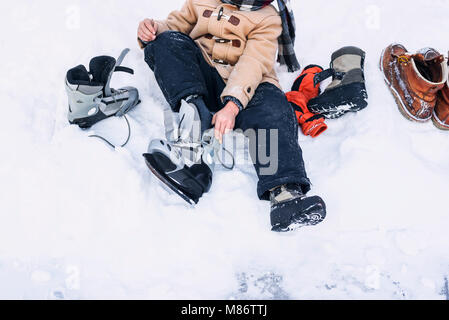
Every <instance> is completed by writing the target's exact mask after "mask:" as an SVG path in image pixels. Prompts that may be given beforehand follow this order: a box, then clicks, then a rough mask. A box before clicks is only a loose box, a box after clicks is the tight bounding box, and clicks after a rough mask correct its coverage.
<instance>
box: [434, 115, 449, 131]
mask: <svg viewBox="0 0 449 320" xmlns="http://www.w3.org/2000/svg"><path fill="white" fill-rule="evenodd" d="M432 122H433V124H434V125H435V127H437V129H440V130H443V131H449V126H447V125H445V124H443V123H442V122H441V121H440V120H439V119H438V117H437V115H436V114H435V110H434V111H433V116H432Z"/></svg>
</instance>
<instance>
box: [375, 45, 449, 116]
mask: <svg viewBox="0 0 449 320" xmlns="http://www.w3.org/2000/svg"><path fill="white" fill-rule="evenodd" d="M380 69H381V70H382V72H383V74H384V77H385V82H386V83H387V85H388V87H389V88H390V90H391V92H392V93H393V96H394V98H395V99H396V103H397V105H398V107H399V111H401V113H402V115H403V116H405V117H406V118H407V119H409V120H412V121H418V122H425V121H428V120H430V118H431V117H432V114H433V111H434V108H435V104H436V100H437V92H438V91H440V90H441V88H443V86H444V84H445V83H446V81H447V78H448V71H447V65H446V63H445V61H444V56H443V55H442V54H440V53H439V52H437V51H436V50H435V49H431V48H426V49H422V50H420V51H419V52H418V53H416V54H411V53H409V52H407V49H405V47H404V46H402V45H400V44H392V45H390V46H388V47H387V48H386V49H385V50H384V51H383V53H382V56H381V59H380Z"/></svg>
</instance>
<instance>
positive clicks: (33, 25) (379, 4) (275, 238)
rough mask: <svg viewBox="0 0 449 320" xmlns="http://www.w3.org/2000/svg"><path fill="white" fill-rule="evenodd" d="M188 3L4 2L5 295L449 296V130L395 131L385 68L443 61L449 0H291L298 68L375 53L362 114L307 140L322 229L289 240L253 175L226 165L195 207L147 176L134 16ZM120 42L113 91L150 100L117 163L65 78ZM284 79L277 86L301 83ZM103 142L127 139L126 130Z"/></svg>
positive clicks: (0, 198) (156, 123) (158, 131)
mask: <svg viewBox="0 0 449 320" xmlns="http://www.w3.org/2000/svg"><path fill="white" fill-rule="evenodd" d="M182 3H183V0H170V1H165V2H160V1H137V0H128V1H118V0H109V1H87V0H84V1H80V0H78V1H77V0H73V1H70V2H66V1H55V0H41V1H33V2H32V1H16V2H11V1H3V2H1V4H0V9H1V10H0V12H1V19H0V21H1V22H0V26H1V28H2V36H1V37H0V43H1V48H2V52H1V58H2V68H1V72H2V76H1V77H0V90H1V92H0V93H1V95H0V96H1V97H2V108H1V110H2V121H1V125H0V137H1V142H2V145H1V157H0V159H1V160H0V181H1V189H0V298H25V299H41V298H44V299H45V298H48V299H88V298H126V299H130V298H153V299H163V298H175V299H178V298H193V299H232V298H243V299H246V298H278V299H287V298H289V299H303V298H306V299H352V298H357V299H377V298H387V299H403V298H406V299H421V298H425V299H445V298H448V299H449V292H448V288H447V280H445V277H447V275H448V273H449V255H448V245H449V232H448V227H449V209H448V200H447V199H448V191H449V161H448V159H449V133H447V132H442V131H439V130H437V129H436V128H435V127H434V126H433V125H432V124H431V123H426V124H415V123H411V122H409V121H407V120H405V119H404V118H403V117H402V115H401V114H400V113H399V112H398V110H397V107H396V105H395V102H394V99H393V97H392V96H391V94H390V92H389V90H388V89H387V87H386V86H385V84H384V83H383V78H382V74H381V73H380V71H379V70H378V60H379V57H380V54H381V51H382V49H383V48H384V47H386V46H387V45H388V44H389V43H391V42H400V43H403V44H404V45H406V46H407V47H408V48H409V50H418V49H419V48H422V47H426V46H432V47H434V48H436V49H438V50H439V51H440V52H444V53H446V52H447V50H448V49H449V43H448V42H447V37H445V32H446V30H448V29H449V20H448V19H447V12H448V9H449V1H448V0H435V1H431V2H430V1H427V2H425V1H418V0H412V1H409V2H408V3H407V5H406V6H404V3H402V2H392V1H387V0H378V1H368V0H362V1H360V0H358V1H356V0H339V1H324V0H315V1H308V0H302V1H299V0H295V1H293V3H292V6H293V9H294V10H295V12H296V19H297V24H298V41H297V45H296V49H297V53H298V56H299V57H300V60H301V63H302V65H303V66H305V65H307V64H310V63H315V64H321V65H323V66H327V64H328V63H329V60H330V55H331V53H332V52H333V51H334V50H336V49H338V48H340V47H342V46H345V45H356V46H360V47H361V48H363V49H364V50H365V51H366V52H367V61H366V77H367V87H368V93H369V107H368V108H367V109H366V110H364V111H362V112H360V113H358V114H351V115H347V116H345V117H343V118H341V119H339V120H333V121H328V122H327V123H328V125H329V130H328V131H327V132H326V133H325V134H323V135H322V136H320V137H319V138H317V139H316V140H312V139H310V138H308V137H304V136H301V137H300V144H301V146H302V148H303V150H304V156H305V160H306V166H307V170H308V173H309V175H310V178H311V180H312V181H313V184H314V187H313V190H312V194H319V195H321V196H322V197H323V198H324V199H325V200H326V202H327V205H328V218H327V220H326V222H325V223H323V224H322V225H319V226H317V227H315V228H308V229H302V230H299V231H297V232H295V233H292V234H281V235H280V234H275V233H272V232H271V231H270V225H269V224H270V222H269V203H267V202H261V201H259V200H258V199H257V197H256V192H255V186H256V176H255V173H254V170H253V168H251V167H247V166H243V165H238V166H237V168H236V169H235V170H234V171H233V172H228V171H226V170H223V169H219V170H218V171H217V172H216V174H215V177H214V185H213V187H212V190H211V192H210V193H209V194H208V195H206V196H205V197H204V199H203V200H202V201H201V203H200V204H199V205H198V206H197V207H196V209H192V208H188V207H186V206H185V205H184V204H183V203H182V201H181V200H178V198H177V197H176V196H173V195H170V194H169V193H167V192H166V191H165V190H164V189H163V188H161V186H160V185H159V184H158V183H157V182H156V180H155V179H154V178H153V177H152V176H151V175H150V173H149V172H148V170H147V169H146V167H145V164H144V161H143V159H142V156H141V154H142V153H143V152H145V151H146V148H147V145H148V142H149V140H150V139H151V138H156V137H162V136H163V133H164V130H163V126H162V124H163V106H164V100H163V96H162V94H161V92H160V90H159V89H158V88H157V86H156V82H155V80H154V77H153V75H152V74H151V72H150V71H149V69H148V67H147V65H146V64H145V62H144V61H143V53H142V52H141V51H140V50H139V49H138V48H137V43H136V28H137V23H138V21H139V20H141V19H143V18H145V17H154V18H163V17H165V16H166V15H167V14H168V13H169V12H170V11H171V10H173V9H176V8H179V7H180V6H181V5H182ZM125 47H130V48H132V52H131V54H130V55H129V56H128V57H127V59H126V60H125V63H124V65H126V66H130V67H133V68H134V69H135V71H136V74H135V76H133V77H131V76H129V75H126V74H125V75H123V74H118V75H116V76H115V78H114V80H113V86H114V87H120V86H122V85H134V86H136V87H138V88H139V90H140V93H141V95H142V99H143V102H142V104H141V105H140V106H138V108H137V109H136V110H134V111H133V112H131V113H130V115H129V118H130V122H131V126H132V129H133V132H132V139H131V142H130V144H129V145H128V146H127V147H125V148H123V149H120V150H117V151H116V152H114V151H112V150H110V149H109V148H108V147H107V146H106V145H105V144H104V143H102V142H101V141H98V140H96V139H90V138H88V137H87V135H88V133H87V132H83V131H81V130H79V129H78V128H77V127H74V126H69V125H68V123H67V120H66V109H67V101H66V94H65V91H64V87H63V80H64V76H65V72H66V71H67V70H68V69H69V68H71V67H73V66H75V65H77V64H81V63H83V64H86V63H88V61H89V59H90V58H91V57H93V56H96V55H101V54H108V55H114V56H117V55H118V54H119V53H120V52H121V50H122V49H123V48H125ZM280 77H281V80H282V84H283V86H284V88H285V89H286V90H287V89H288V88H289V86H290V84H291V82H292V80H293V79H294V77H295V75H291V74H287V73H285V72H283V71H282V72H281V74H280ZM95 131H96V132H97V133H102V134H105V135H106V134H107V135H108V137H111V138H113V139H114V141H115V142H117V143H119V142H121V141H123V140H124V139H125V138H126V124H125V123H124V122H121V119H111V120H109V121H107V122H105V123H102V124H99V125H98V126H97V127H96V129H95Z"/></svg>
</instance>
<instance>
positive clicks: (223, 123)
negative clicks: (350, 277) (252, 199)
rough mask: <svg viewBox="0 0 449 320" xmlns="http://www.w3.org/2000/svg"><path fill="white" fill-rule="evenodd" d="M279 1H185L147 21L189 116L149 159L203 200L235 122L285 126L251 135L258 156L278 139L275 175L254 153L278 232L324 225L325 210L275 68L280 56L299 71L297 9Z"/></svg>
mask: <svg viewBox="0 0 449 320" xmlns="http://www.w3.org/2000/svg"><path fill="white" fill-rule="evenodd" d="M272 2H273V0H271V1H270V0H186V3H185V4H184V6H183V8H182V9H181V10H180V11H174V12H172V13H171V14H170V15H169V16H168V18H167V19H166V20H165V21H153V20H151V19H145V20H144V21H142V22H141V23H140V25H139V29H138V37H139V42H140V43H141V46H142V47H145V61H146V62H147V64H148V65H149V67H150V68H151V69H152V70H153V71H154V74H155V77H156V80H157V82H158V84H159V86H160V88H161V90H162V92H163V94H164V96H165V98H166V100H167V102H168V103H169V105H170V106H171V108H172V110H173V111H174V112H179V117H180V119H181V121H180V123H179V132H180V133H179V137H178V139H177V140H176V141H173V142H167V141H162V140H155V141H153V142H151V144H150V147H149V150H148V153H147V154H146V155H145V158H146V162H147V165H148V166H149V168H150V169H151V171H152V172H153V173H154V174H155V175H156V176H157V177H158V178H159V179H161V180H162V181H163V182H164V183H166V184H167V185H168V186H169V187H170V188H171V189H172V190H173V191H175V192H176V193H177V194H178V195H180V196H182V197H183V198H184V199H185V200H187V201H189V202H195V203H196V202H198V200H199V199H200V198H201V196H202V195H203V193H205V192H208V191H209V188H210V185H211V182H212V168H213V164H214V159H215V158H216V157H214V156H213V154H214V152H216V149H217V148H216V145H217V144H216V143H215V141H217V140H218V141H220V143H221V141H222V137H223V134H225V133H227V132H228V131H230V130H233V129H235V128H239V129H242V130H243V131H245V132H248V130H255V131H256V132H257V130H263V129H264V130H266V131H267V132H270V130H277V139H270V135H268V137H263V138H262V135H259V134H255V135H252V137H251V138H250V149H251V148H254V149H255V150H256V152H255V153H256V154H257V155H258V154H259V152H258V150H271V148H270V144H277V145H278V149H277V150H278V155H277V170H276V172H274V173H270V174H266V172H264V168H266V164H265V163H263V162H262V161H260V159H259V157H258V156H255V155H252V156H255V158H256V159H253V161H254V163H255V169H256V172H257V175H258V177H259V182H258V186H257V193H258V196H259V198H260V199H261V200H270V201H271V224H272V227H273V229H272V230H273V231H289V230H292V229H294V228H296V227H299V226H304V225H315V224H317V223H319V222H321V221H322V220H323V219H324V218H325V216H326V208H325V204H324V202H323V200H322V199H321V198H320V197H317V196H315V197H306V193H307V192H308V191H309V190H310V181H309V179H308V178H307V175H306V172H305V168H304V161H303V158H302V151H301V148H300V147H299V144H298V137H297V134H298V123H297V121H296V118H295V115H294V111H293V109H292V108H291V106H290V104H289V103H288V101H287V99H286V97H285V94H284V93H283V91H282V90H281V86H280V84H279V82H278V79H277V76H276V73H275V70H274V66H275V61H276V55H277V54H278V61H279V62H280V63H281V64H283V65H286V66H287V67H288V69H289V70H290V71H295V70H298V69H299V64H298V62H297V60H296V57H295V54H294V49H293V43H294V32H295V30H294V17H293V12H292V11H291V8H290V3H289V0H278V5H279V9H280V12H278V11H277V10H276V8H275V7H273V6H272V5H271V3H272ZM212 126H214V131H213V132H214V134H212V135H208V134H207V133H208V131H209V130H208V129H210V128H211V127H212ZM195 128H198V130H195ZM270 140H271V141H270ZM273 140H275V141H273ZM192 159H194V161H192Z"/></svg>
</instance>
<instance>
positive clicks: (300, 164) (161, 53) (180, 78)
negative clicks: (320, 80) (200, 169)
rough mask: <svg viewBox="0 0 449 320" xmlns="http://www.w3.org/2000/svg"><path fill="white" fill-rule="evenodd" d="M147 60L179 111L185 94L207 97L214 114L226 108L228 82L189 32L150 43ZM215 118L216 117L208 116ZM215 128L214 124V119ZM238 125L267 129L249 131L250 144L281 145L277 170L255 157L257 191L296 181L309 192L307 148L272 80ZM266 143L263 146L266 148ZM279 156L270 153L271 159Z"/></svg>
mask: <svg viewBox="0 0 449 320" xmlns="http://www.w3.org/2000/svg"><path fill="white" fill-rule="evenodd" d="M145 61H146V63H147V64H148V65H149V67H150V68H151V70H153V71H154V74H155V77H156V80H157V82H158V84H159V86H160V88H161V90H162V92H163V94H164V96H165V98H166V100H167V102H168V103H169V104H170V106H171V108H172V110H173V111H174V112H178V111H179V107H180V102H181V100H182V99H185V98H187V97H188V96H190V95H199V96H202V97H203V100H204V101H205V103H206V106H207V108H208V109H209V111H210V113H211V114H213V113H216V112H218V111H219V110H221V109H222V108H223V107H224V106H223V102H222V101H221V99H220V95H221V93H222V91H223V89H224V88H225V86H226V84H225V82H224V81H223V79H222V78H221V76H220V74H219V73H218V71H217V70H216V69H215V68H214V67H212V66H210V65H209V64H208V63H207V61H206V60H205V59H204V57H203V55H202V52H201V49H200V48H199V47H198V46H197V45H196V43H195V42H194V41H193V40H192V39H191V38H190V37H189V36H187V35H186V34H183V33H180V32H175V31H167V32H164V33H162V34H160V35H159V36H158V37H157V38H156V40H154V41H152V42H150V43H149V44H148V45H147V46H146V48H145ZM207 118H208V120H207V121H210V119H211V117H207ZM208 125H209V127H211V124H210V123H209V124H208ZM236 129H242V130H243V131H244V132H246V131H247V130H248V129H252V130H255V131H256V132H257V131H259V130H260V129H265V130H266V134H265V135H260V136H259V135H258V134H256V135H248V137H249V138H250V149H251V148H254V150H256V152H255V154H257V155H258V154H259V153H258V152H259V150H264V152H267V153H269V151H270V143H277V144H278V148H277V149H278V154H277V155H276V156H277V170H276V172H275V173H273V174H268V175H267V174H264V173H263V171H264V168H265V169H266V168H267V167H270V165H271V164H267V163H266V159H265V160H263V161H261V159H260V157H259V156H256V159H252V160H253V162H254V163H255V169H256V172H257V175H258V177H259V182H258V186H257V194H258V196H259V198H260V199H263V200H268V199H269V190H271V189H272V188H275V187H278V186H281V185H284V184H288V183H294V184H298V185H300V186H301V188H302V190H303V192H304V194H305V193H307V192H308V191H309V190H310V181H309V179H308V178H307V175H306V171H305V167H304V160H303V158H302V150H301V148H300V147H299V144H298V123H297V121H296V117H295V115H294V111H293V109H292V108H291V106H290V104H289V103H288V101H287V99H286V97H285V94H284V93H283V92H282V91H281V90H280V89H279V88H277V87H276V86H275V85H273V84H271V83H267V82H265V83H262V84H260V85H259V87H258V88H257V90H256V92H255V95H254V97H253V98H252V100H251V101H250V102H249V104H248V106H247V107H246V108H245V109H244V110H242V111H241V112H240V113H239V115H238V116H237V118H236ZM270 130H276V131H277V136H278V139H277V141H271V140H273V139H270ZM261 148H262V149H261ZM271 157H273V155H271V156H270V158H271Z"/></svg>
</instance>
